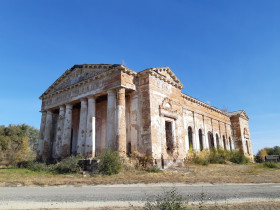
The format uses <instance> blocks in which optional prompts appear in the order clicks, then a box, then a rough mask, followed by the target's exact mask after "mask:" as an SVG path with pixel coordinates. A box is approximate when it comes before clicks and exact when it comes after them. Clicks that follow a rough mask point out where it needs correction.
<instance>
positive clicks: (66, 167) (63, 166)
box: [49, 155, 83, 174]
mask: <svg viewBox="0 0 280 210" xmlns="http://www.w3.org/2000/svg"><path fill="white" fill-rule="evenodd" d="M81 159H83V156H81V155H77V156H70V157H67V158H65V159H63V160H61V161H60V162H59V163H57V164H56V165H50V166H49V169H50V171H52V172H54V173H59V174H65V173H77V172H79V171H80V166H79V164H78V163H79V160H81Z"/></svg>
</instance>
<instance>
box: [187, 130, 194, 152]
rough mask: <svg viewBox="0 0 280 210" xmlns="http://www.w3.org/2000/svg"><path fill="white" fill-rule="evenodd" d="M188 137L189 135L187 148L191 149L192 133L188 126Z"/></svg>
mask: <svg viewBox="0 0 280 210" xmlns="http://www.w3.org/2000/svg"><path fill="white" fill-rule="evenodd" d="M188 137H189V149H193V133H192V128H191V127H190V126H189V127H188Z"/></svg>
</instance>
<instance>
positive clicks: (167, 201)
mask: <svg viewBox="0 0 280 210" xmlns="http://www.w3.org/2000/svg"><path fill="white" fill-rule="evenodd" d="M144 209H145V210H163V209H164V210H173V209H176V210H184V209H187V207H185V206H184V202H183V200H182V196H181V195H179V194H178V193H177V191H176V189H175V188H173V189H172V190H170V191H166V192H164V193H163V195H160V196H158V198H157V199H156V201H155V202H150V201H147V202H146V203H145V207H144Z"/></svg>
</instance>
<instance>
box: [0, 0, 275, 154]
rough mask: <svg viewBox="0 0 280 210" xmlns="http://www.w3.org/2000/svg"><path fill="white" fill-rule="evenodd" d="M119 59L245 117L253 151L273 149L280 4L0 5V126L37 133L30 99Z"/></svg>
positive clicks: (59, 0)
mask: <svg viewBox="0 0 280 210" xmlns="http://www.w3.org/2000/svg"><path fill="white" fill-rule="evenodd" d="M122 60H124V61H125V63H126V65H127V66H128V67H129V68H131V69H133V70H136V71H140V70H143V69H146V68H149V67H158V66H169V67H170V68H171V69H172V70H173V72H174V73H175V74H176V75H177V76H178V77H179V79H180V80H181V81H182V82H183V84H184V85H185V89H184V90H183V92H185V93H187V94H189V95H191V96H193V97H195V98H198V99H200V100H202V101H204V102H210V103H211V105H213V106H215V107H218V108H222V107H227V109H228V110H229V111H236V110H240V109H244V110H245V111H246V112H247V114H248V115H249V117H250V130H251V138H252V142H253V150H254V153H256V152H257V150H259V149H260V148H263V147H265V146H275V145H279V144H280V120H279V119H280V111H279V109H280V72H279V70H280V1H279V0H269V1H267V0H263V1H258V0H232V1H225V0H157V1H156V0H139V1H138V0H133V1H132V0H112V1H106V0H91V1H85V0H76V1H71V0H17V1H16V0H0V72H1V77H0V78H1V81H0V124H4V125H8V124H18V123H27V124H29V125H33V126H35V127H37V128H39V126H40V117H41V115H40V113H39V110H40V100H39V99H38V97H39V96H40V95H41V94H42V93H43V92H44V91H45V90H46V89H47V88H48V87H49V86H50V85H51V84H52V83H53V82H54V81H55V80H56V79H57V78H58V77H59V76H60V75H61V74H62V73H63V72H64V71H65V70H66V69H67V68H70V67H72V66H73V65H74V64H83V63H112V64H114V63H121V61H122Z"/></svg>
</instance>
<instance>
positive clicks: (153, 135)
mask: <svg viewBox="0 0 280 210" xmlns="http://www.w3.org/2000/svg"><path fill="white" fill-rule="evenodd" d="M182 88H183V84H182V83H181V82H180V80H179V79H178V78H177V77H176V76H175V75H174V73H173V72H172V71H171V70H170V69H169V68H168V67H161V68H152V69H147V70H144V71H142V72H139V73H137V72H135V71H132V70H130V69H128V68H127V67H125V66H122V65H109V64H100V65H98V64H91V65H89V64H87V65H76V66H74V67H72V68H71V69H68V70H67V71H66V72H65V73H64V74H63V75H62V76H61V77H60V78H59V79H58V80H57V81H56V82H55V83H54V84H53V85H51V86H50V87H49V88H48V90H47V91H46V92H45V93H43V95H42V96H41V97H40V99H42V112H43V114H42V122H41V129H40V142H39V149H38V158H42V157H44V158H45V159H46V157H55V158H60V157H66V156H68V155H70V153H73V152H74V153H81V154H84V155H86V156H87V157H94V156H95V155H98V154H100V153H101V152H102V151H103V150H104V149H106V148H109V147H110V148H113V149H116V150H118V151H120V152H121V154H123V155H125V154H130V153H133V152H137V153H141V154H143V155H146V156H150V157H152V158H153V159H154V163H155V164H158V165H162V164H163V165H164V167H168V166H169V165H170V164H174V163H175V164H181V163H182V161H183V160H184V158H185V157H186V155H187V153H188V151H189V149H190V148H192V149H193V150H195V151H200V150H204V149H209V147H211V145H212V146H214V147H218V146H220V147H222V148H225V149H227V150H233V149H238V150H240V151H242V152H243V153H244V154H245V155H247V156H248V157H250V158H251V159H252V158H253V151H252V143H251V138H250V131H249V126H248V120H249V118H248V116H247V115H246V113H245V112H244V111H237V112H233V113H225V112H223V111H221V110H219V109H217V108H215V107H212V106H210V105H208V104H206V103H203V102H201V101H199V100H197V99H195V98H193V97H190V96H188V95H186V94H183V93H182ZM93 98H94V99H93ZM92 100H94V101H92ZM95 101H96V102H95ZM66 104H68V105H67V106H66ZM72 106H73V109H72ZM62 107H63V109H62ZM64 107H65V108H64ZM81 107H82V108H81ZM64 110H65V111H64ZM46 111H48V113H49V115H47V117H46ZM50 113H52V115H50ZM54 113H55V114H54ZM58 113H60V114H59V115H58ZM51 116H53V118H52V117H51ZM58 116H59V117H58ZM51 122H57V123H55V124H54V125H53V126H51V125H50V123H51ZM51 132H52V133H51ZM48 133H49V134H48ZM52 142H53V143H54V145H56V146H55V147H54V148H55V155H51V154H49V153H52V152H54V151H53V150H52V149H51V148H50V147H52V146H51V145H52ZM190 143H191V144H190ZM70 149H71V151H70Z"/></svg>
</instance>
